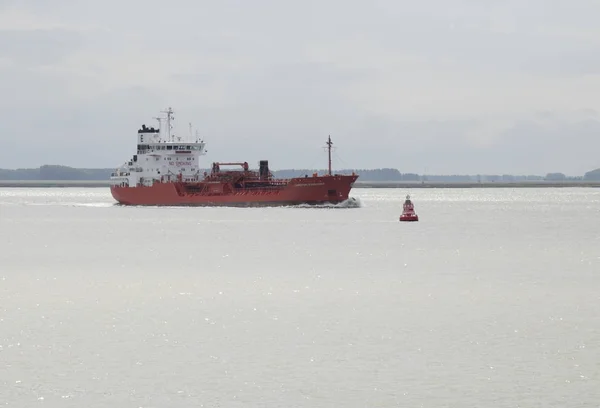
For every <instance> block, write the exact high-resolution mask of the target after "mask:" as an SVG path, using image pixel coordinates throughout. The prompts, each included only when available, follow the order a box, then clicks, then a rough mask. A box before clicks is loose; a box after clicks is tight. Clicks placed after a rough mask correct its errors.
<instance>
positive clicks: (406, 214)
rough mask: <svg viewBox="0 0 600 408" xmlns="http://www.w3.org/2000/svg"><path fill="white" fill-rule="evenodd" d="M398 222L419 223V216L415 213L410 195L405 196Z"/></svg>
mask: <svg viewBox="0 0 600 408" xmlns="http://www.w3.org/2000/svg"><path fill="white" fill-rule="evenodd" d="M400 221H419V216H418V215H417V213H415V206H414V205H413V203H412V201H411V200H410V195H407V196H406V200H405V201H404V206H403V209H402V215H401V216H400Z"/></svg>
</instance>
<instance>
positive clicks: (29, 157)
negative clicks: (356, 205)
mask: <svg viewBox="0 0 600 408" xmlns="http://www.w3.org/2000/svg"><path fill="white" fill-rule="evenodd" d="M599 15H600V3H599V2H597V1H592V0H571V1H566V0H565V1H557V0H543V1H542V0H527V1H524V0H519V1H515V0H503V1H500V0H498V1H486V0H423V1H418V2H416V1H410V2H409V1H399V0H370V1H368V2H367V1H356V0H345V1H343V0H319V1H316V0H303V1H301V2H300V1H296V2H290V1H281V0H254V1H244V0H236V1H234V0H219V1H218V2H217V1H211V2H208V1H200V0H170V1H169V2H164V1H156V0H128V1H115V0H102V1H89V0H78V1H73V0H51V1H49V0H13V1H10V0H0V119H1V121H0V140H2V145H3V149H0V168H2V167H3V168H15V167H36V166H39V165H41V164H66V165H72V166H77V167H114V166H117V165H119V164H121V163H122V162H123V161H125V160H126V159H128V158H129V157H130V156H131V154H133V153H134V150H135V136H136V130H137V129H138V127H139V126H140V125H141V124H142V123H146V124H148V125H155V123H156V122H154V121H152V119H151V118H152V116H155V115H156V114H157V113H158V111H159V110H162V109H164V108H166V107H167V106H172V107H173V108H174V109H175V110H176V115H175V118H176V123H175V125H176V130H177V132H178V133H179V134H183V135H185V134H187V133H188V122H190V121H191V122H192V123H193V124H194V127H197V128H198V129H199V130H200V132H201V134H202V135H203V137H204V139H205V141H206V142H207V149H208V155H207V156H206V157H205V160H206V164H207V167H208V165H209V164H210V162H211V161H219V160H221V161H226V160H248V161H249V162H251V163H252V164H253V165H255V162H257V161H258V160H260V159H268V160H269V161H270V163H271V166H272V167H273V168H291V167H296V168H301V167H325V166H326V155H325V154H324V151H323V149H322V148H321V146H323V144H324V141H325V139H326V137H327V135H328V134H331V136H332V138H333V140H334V143H335V144H336V145H337V150H336V154H335V155H334V159H335V161H334V167H338V168H339V167H344V168H348V167H352V168H374V167H395V168H398V169H399V170H400V171H402V172H419V173H421V172H423V171H425V169H427V172H428V173H438V174H439V173H446V174H447V173H454V174H456V173H513V174H516V173H519V174H543V173H546V172H550V171H563V172H565V173H567V174H573V175H579V174H582V173H584V172H585V171H587V170H590V169H592V168H596V167H600V155H599V154H598V153H597V152H598V151H600V114H599V111H600V75H599V74H600V28H598V25H597V17H598V16H599Z"/></svg>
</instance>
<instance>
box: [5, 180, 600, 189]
mask: <svg viewBox="0 0 600 408" xmlns="http://www.w3.org/2000/svg"><path fill="white" fill-rule="evenodd" d="M109 186H110V183H109V182H108V181H105V180H0V188H6V187H15V188H65V187H78V188H91V187H95V188H108V187H109ZM549 187H553V188H557V187H588V188H598V187H600V181H582V180H573V181H550V180H537V181H495V182H489V181H487V182H481V183H478V182H473V181H465V182H460V181H424V182H421V181H357V182H356V183H355V184H354V188H549Z"/></svg>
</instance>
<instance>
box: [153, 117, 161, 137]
mask: <svg viewBox="0 0 600 408" xmlns="http://www.w3.org/2000/svg"><path fill="white" fill-rule="evenodd" d="M152 119H156V120H157V121H158V139H159V140H161V139H162V120H163V118H152Z"/></svg>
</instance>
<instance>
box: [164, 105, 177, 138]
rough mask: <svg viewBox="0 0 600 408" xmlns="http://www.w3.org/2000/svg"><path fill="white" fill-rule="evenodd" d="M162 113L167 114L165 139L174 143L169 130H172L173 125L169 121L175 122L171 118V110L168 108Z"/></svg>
mask: <svg viewBox="0 0 600 408" xmlns="http://www.w3.org/2000/svg"><path fill="white" fill-rule="evenodd" d="M161 112H162V113H166V114H167V139H168V140H169V141H171V142H173V141H175V140H174V137H171V129H173V125H171V121H172V120H175V118H174V117H173V109H172V108H171V107H170V106H169V108H168V109H167V110H166V111H161Z"/></svg>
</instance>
